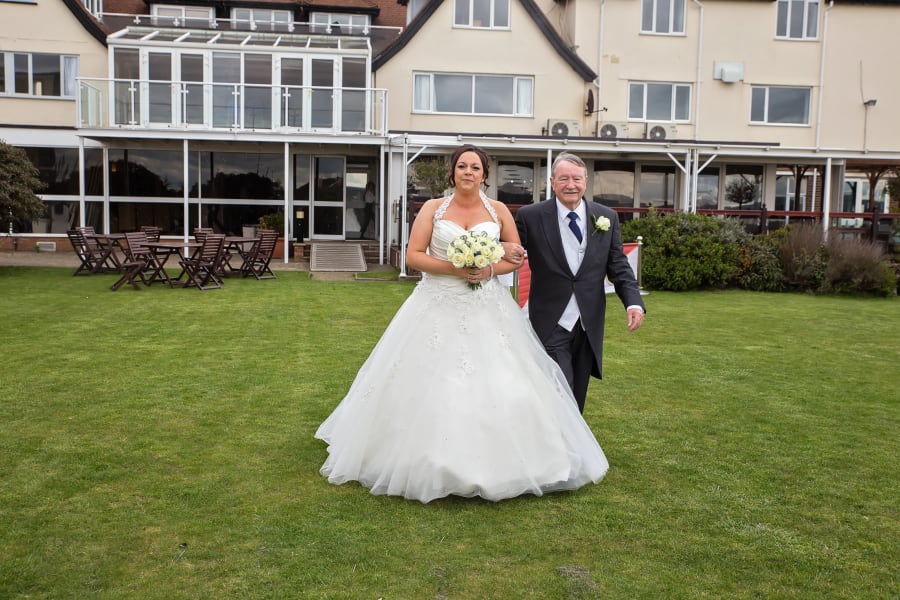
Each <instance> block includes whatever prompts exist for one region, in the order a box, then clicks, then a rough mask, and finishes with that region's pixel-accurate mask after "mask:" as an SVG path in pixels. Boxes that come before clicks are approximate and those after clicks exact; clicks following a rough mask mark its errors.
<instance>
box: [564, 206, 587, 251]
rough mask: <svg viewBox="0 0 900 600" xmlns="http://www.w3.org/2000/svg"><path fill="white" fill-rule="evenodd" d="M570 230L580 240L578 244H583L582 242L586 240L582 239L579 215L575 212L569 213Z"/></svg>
mask: <svg viewBox="0 0 900 600" xmlns="http://www.w3.org/2000/svg"><path fill="white" fill-rule="evenodd" d="M568 216H569V229H571V230H572V233H574V234H575V237H576V238H578V243H579V244H580V243H581V240H582V239H584V238H582V237H581V228H580V227H579V226H578V223H577V221H578V214H577V213H576V212H574V211H572V212H570V213H569V215H568Z"/></svg>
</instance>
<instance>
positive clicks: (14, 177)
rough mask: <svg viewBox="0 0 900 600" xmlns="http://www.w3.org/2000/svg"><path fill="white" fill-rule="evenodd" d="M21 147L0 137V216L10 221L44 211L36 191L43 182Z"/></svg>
mask: <svg viewBox="0 0 900 600" xmlns="http://www.w3.org/2000/svg"><path fill="white" fill-rule="evenodd" d="M39 176H40V172H39V171H38V170H37V167H35V166H34V165H33V164H31V161H30V160H28V157H27V156H26V155H25V151H24V150H22V149H21V148H16V147H14V146H10V145H9V144H7V143H6V142H4V141H2V140H0V219H2V220H4V221H6V222H8V223H14V222H16V221H31V220H32V219H39V218H40V217H42V216H44V214H46V211H47V209H46V207H45V206H44V202H43V201H42V200H41V199H40V198H39V197H38V196H37V194H36V192H38V191H40V190H42V189H43V188H44V187H45V186H44V183H43V182H41V180H40V179H39Z"/></svg>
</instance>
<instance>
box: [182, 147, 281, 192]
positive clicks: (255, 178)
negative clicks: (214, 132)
mask: <svg viewBox="0 0 900 600" xmlns="http://www.w3.org/2000/svg"><path fill="white" fill-rule="evenodd" d="M283 161H284V157H283V156H282V155H281V154H274V153H262V152H250V153H248V152H201V153H200V173H201V174H202V175H201V177H203V180H202V191H203V194H202V197H203V198H233V199H251V200H252V199H255V200H279V199H282V200H283V199H284V181H283V180H284V174H283V171H284V165H283ZM191 177H193V174H192V175H191ZM192 183H193V182H192ZM195 191H196V190H195V188H194V186H193V185H192V186H191V197H196V194H195V193H194V192H195Z"/></svg>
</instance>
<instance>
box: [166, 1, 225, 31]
mask: <svg viewBox="0 0 900 600" xmlns="http://www.w3.org/2000/svg"><path fill="white" fill-rule="evenodd" d="M150 14H151V15H152V16H153V23H154V24H155V25H159V26H161V27H208V26H209V24H210V23H212V22H214V21H215V18H216V16H215V14H214V13H213V9H212V8H211V7H206V6H173V5H171V4H154V5H153V8H152V9H151V11H150Z"/></svg>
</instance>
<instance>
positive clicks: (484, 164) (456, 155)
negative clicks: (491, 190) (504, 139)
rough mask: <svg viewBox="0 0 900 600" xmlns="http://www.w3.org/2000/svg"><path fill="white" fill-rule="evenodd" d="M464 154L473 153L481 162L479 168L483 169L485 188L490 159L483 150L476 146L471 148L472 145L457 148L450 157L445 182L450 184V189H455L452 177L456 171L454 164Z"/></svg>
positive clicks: (454, 181)
mask: <svg viewBox="0 0 900 600" xmlns="http://www.w3.org/2000/svg"><path fill="white" fill-rule="evenodd" d="M466 152H474V153H475V154H477V155H478V158H479V159H480V160H481V168H482V169H484V180H485V184H484V187H487V178H488V175H489V174H490V172H491V171H490V166H489V165H490V162H491V161H490V159H489V158H488V155H487V154H485V153H484V150H482V149H481V148H479V147H478V146H473V145H472V144H465V145H463V146H460V147H459V148H457V149H456V150H455V151H454V152H453V155H452V156H451V157H450V168H449V173H448V175H447V182H448V183H449V184H450V187H456V178H455V177H454V176H453V172H454V171H455V170H456V163H457V161H458V160H459V157H460V156H462V155H463V154H464V153H466Z"/></svg>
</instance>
